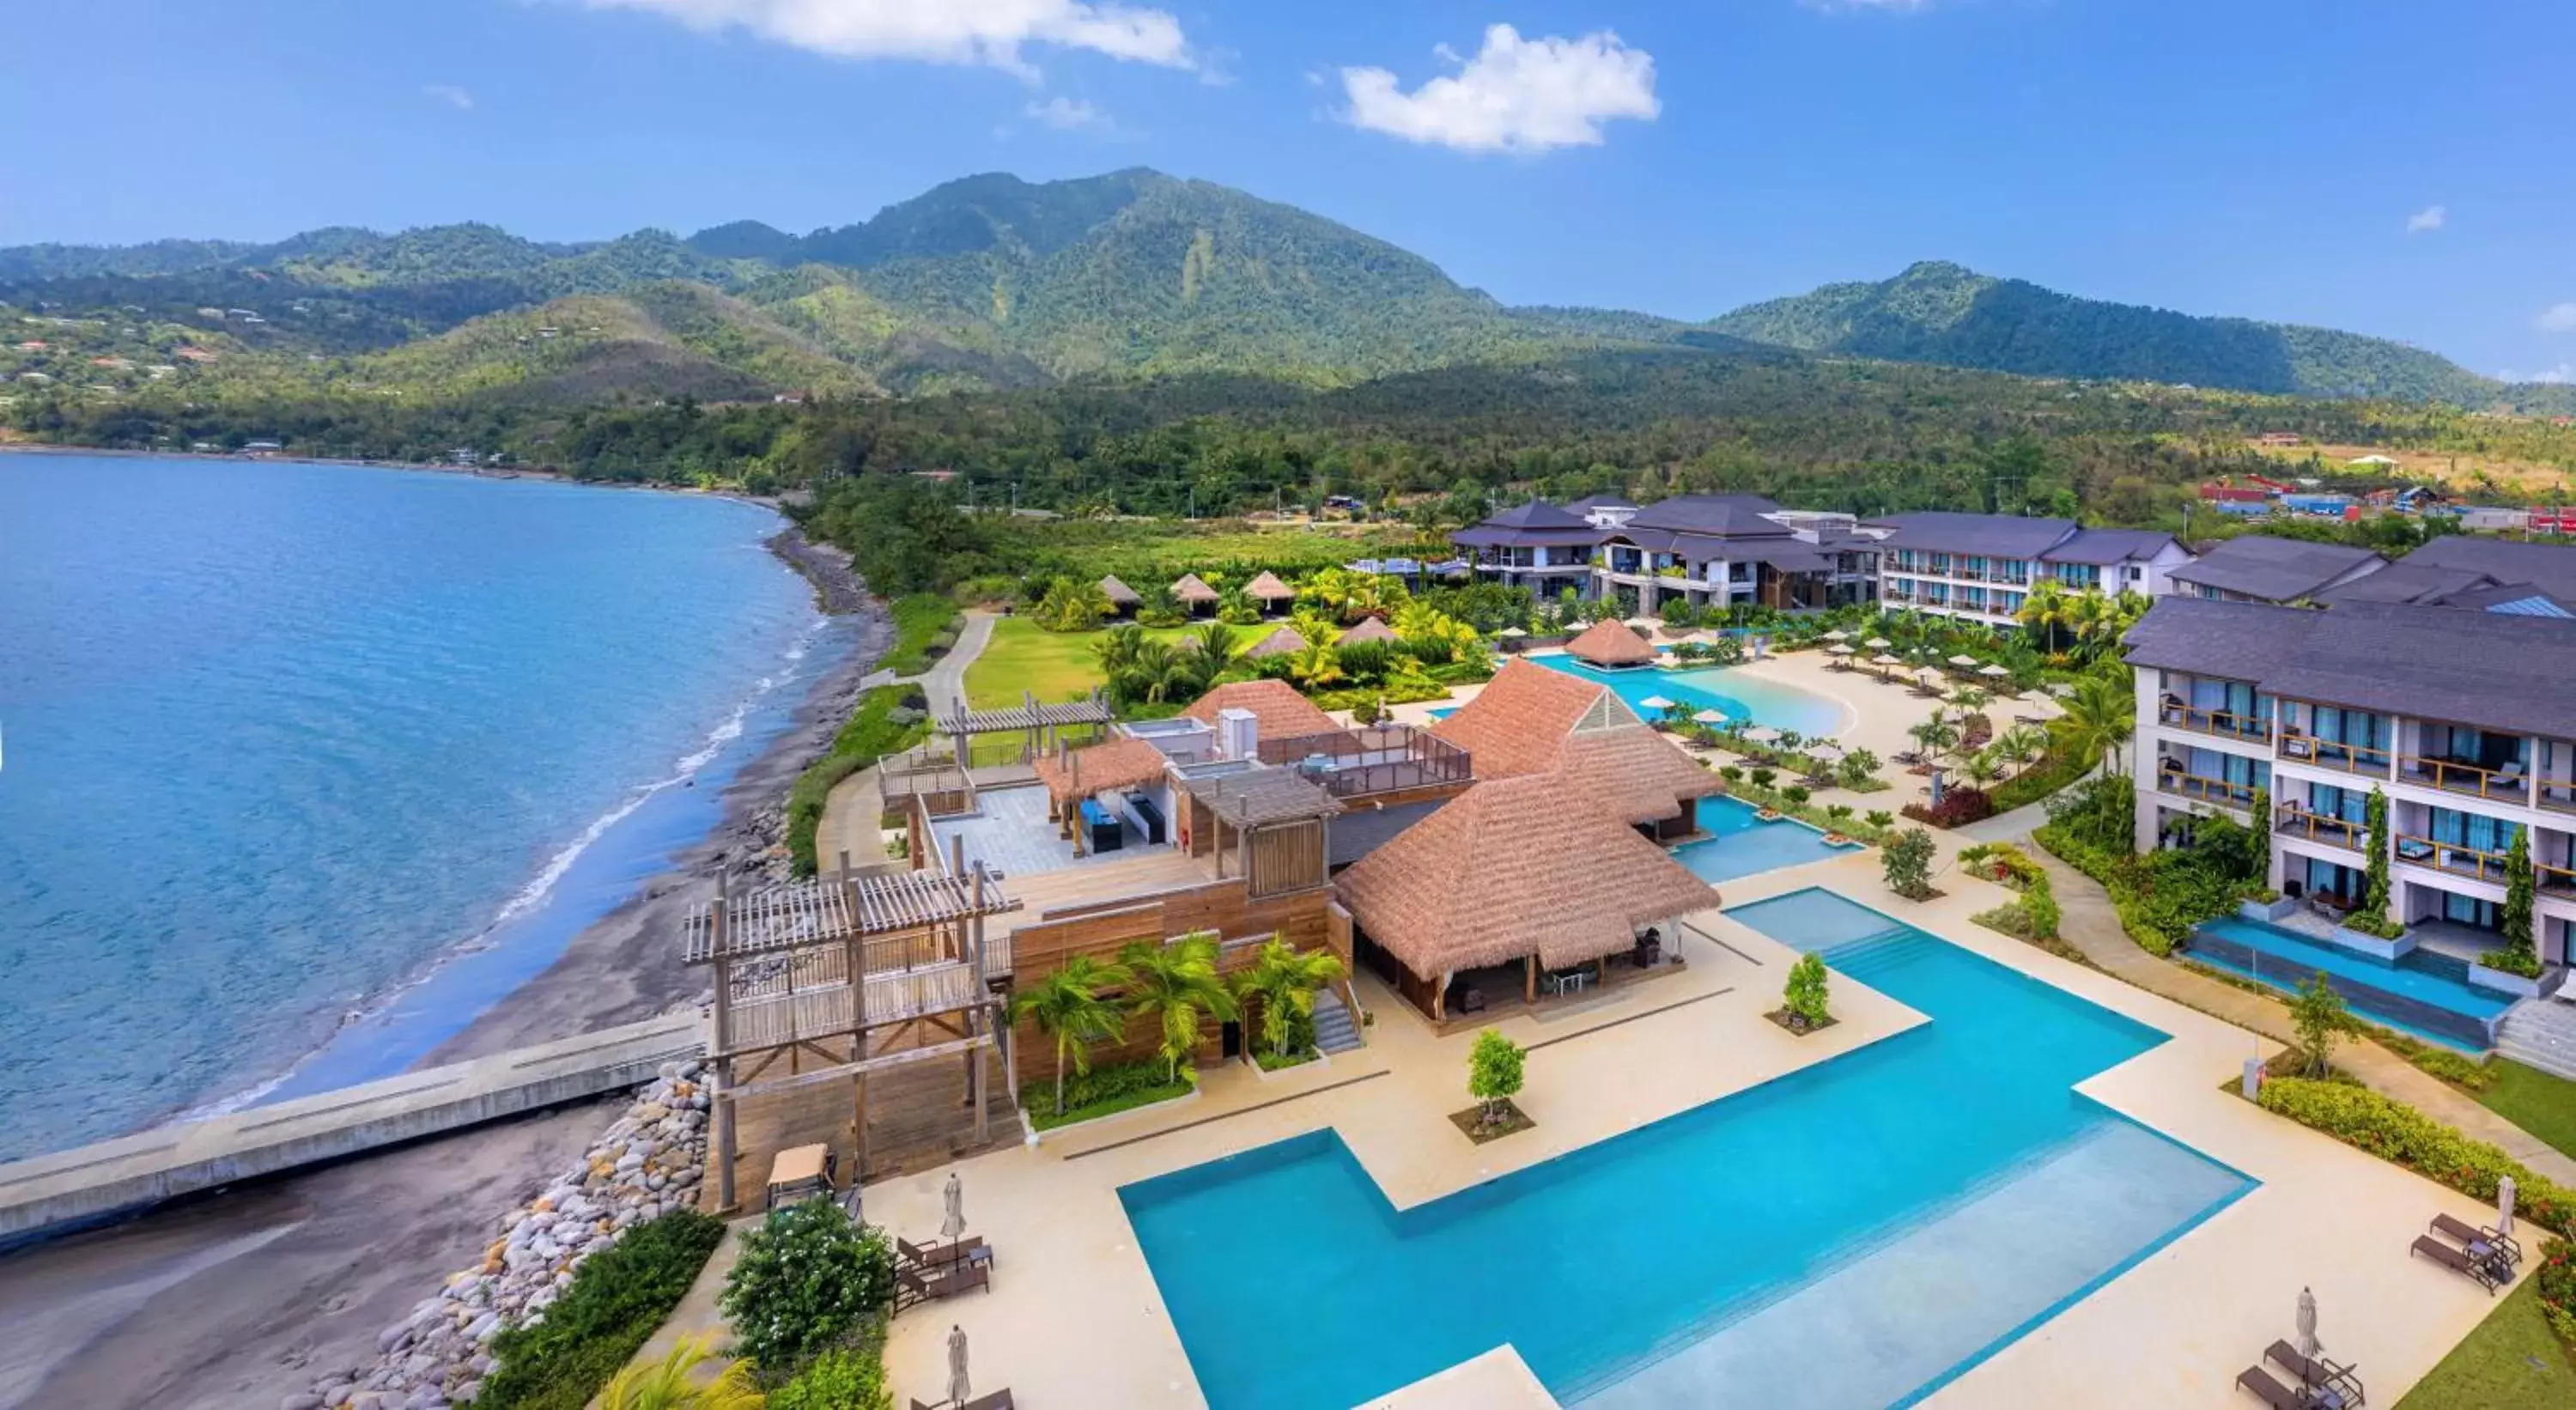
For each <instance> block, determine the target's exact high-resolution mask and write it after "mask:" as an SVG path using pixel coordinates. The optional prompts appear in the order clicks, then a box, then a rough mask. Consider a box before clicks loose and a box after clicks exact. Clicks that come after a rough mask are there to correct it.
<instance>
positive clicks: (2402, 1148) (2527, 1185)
mask: <svg viewBox="0 0 2576 1410" xmlns="http://www.w3.org/2000/svg"><path fill="white" fill-rule="evenodd" d="M2258 1100H2259V1101H2260V1102H2261V1103H2262V1106H2263V1109H2264V1110H2265V1111H2269V1112H2275V1113H2278V1114H2279V1115H2282V1116H2286V1117H2288V1118H2290V1119H2291V1120H2293V1121H2296V1122H2298V1123H2299V1124H2300V1125H2302V1126H2311V1127H2314V1128H2316V1129H2317V1130H2319V1131H2323V1132H2325V1133H2326V1134H2327V1135H2329V1136H2332V1137H2334V1138H2335V1139H2336V1140H2339V1141H2342V1142H2343V1143H2345V1144H2346V1145H2350V1146H2357V1147H2359V1148H2360V1149H2362V1150H2365V1151H2368V1152H2370V1153H2371V1154H2372V1155H2375V1156H2378V1157H2380V1158H2381V1159H2383V1160H2389V1161H2393V1162H2395V1163H2397V1164H2399V1165H2402V1166H2405V1167H2406V1168H2407V1169H2409V1170H2412V1171H2414V1172H2415V1173H2416V1174H2418V1175H2421V1176H2423V1177H2424V1178H2426V1179H2428V1180H2432V1181H2435V1182H2437V1183H2440V1184H2444V1185H2448V1186H2450V1187H2451V1188H2452V1189H2455V1190H2458V1191H2459V1192H2460V1193H2462V1194H2464V1195H2467V1196H2468V1197H2470V1198H2471V1199H2478V1200H2485V1201H2486V1202H2488V1203H2489V1204H2492V1203H2494V1202H2495V1197H2496V1182H2497V1181H2498V1180H2499V1179H2502V1178H2503V1177H2504V1176H2507V1175H2510V1176H2512V1177H2513V1182H2514V1188H2515V1198H2514V1212H2515V1214H2517V1215H2518V1216H2520V1217H2521V1218H2524V1219H2528V1220H2530V1221H2531V1222H2532V1223H2534V1224H2537V1225H2539V1226H2540V1227H2542V1228H2544V1229H2551V1230H2555V1231H2557V1232H2559V1233H2562V1234H2563V1233H2567V1232H2569V1231H2570V1230H2571V1228H2576V1191H2570V1190H2567V1189H2563V1188H2561V1187H2560V1186H2558V1185H2556V1184H2553V1183H2551V1182H2550V1181H2549V1180H2548V1179H2547V1178H2546V1177H2544V1176H2541V1175H2536V1174H2534V1173H2532V1171H2531V1170H2530V1169H2529V1168H2527V1167H2525V1166H2524V1165H2523V1164H2522V1163H2521V1162H2519V1161H2517V1160H2515V1159H2514V1158H2513V1157H2511V1156H2509V1155H2506V1154H2505V1153H2504V1152H2503V1151H2501V1150H2499V1149H2497V1148H2496V1147H2494V1146H2491V1145H2488V1144H2487V1143H2486V1142H2484V1141H2473V1140H2471V1139H2469V1138H2468V1137H2466V1136H2463V1135H2461V1134H2460V1133H2459V1132H2457V1131H2455V1130H2452V1129H2451V1128H2450V1127H2448V1126H2445V1125H2443V1124H2442V1123H2440V1122H2438V1121H2435V1120H2434V1119H2433V1118H2431V1117H2429V1116H2426V1115H2425V1114H2424V1113H2422V1112H2420V1111H2417V1110H2416V1109H2415V1108H2413V1107H2411V1106H2408V1105H2406V1104H2405V1103H2403V1102H2399V1101H2394V1100H2392V1099H2390V1098H2388V1097H2383V1096H2381V1095H2380V1094H2378V1093H2377V1092H2374V1091H2371V1090H2370V1089H2369V1088H2367V1087H2355V1086H2347V1085H2345V1084H2342V1083H2338V1082H2318V1081H2312V1080H2309V1079H2307V1078H2302V1077H2275V1078H2273V1079H2271V1080H2270V1081H2267V1082H2265V1083H2264V1084H2263V1090H2262V1095H2261V1096H2260V1097H2259V1098H2258Z"/></svg>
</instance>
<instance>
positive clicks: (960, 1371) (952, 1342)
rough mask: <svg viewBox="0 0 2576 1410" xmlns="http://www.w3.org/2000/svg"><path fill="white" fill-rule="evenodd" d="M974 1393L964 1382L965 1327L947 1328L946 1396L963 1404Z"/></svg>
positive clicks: (952, 1326) (954, 1326) (953, 1326)
mask: <svg viewBox="0 0 2576 1410" xmlns="http://www.w3.org/2000/svg"><path fill="white" fill-rule="evenodd" d="M974 1394H975V1392H974V1390H973V1388H972V1387H970V1386H968V1385H967V1384H966V1329H965V1328H964V1327H960V1326H956V1325H953V1324H952V1325H951V1326H950V1327H949V1328H948V1398H949V1399H950V1400H952V1401H955V1402H956V1403H957V1404H959V1405H963V1404H965V1403H966V1402H967V1400H968V1399H969V1398H970V1397H972V1396H973V1395H974Z"/></svg>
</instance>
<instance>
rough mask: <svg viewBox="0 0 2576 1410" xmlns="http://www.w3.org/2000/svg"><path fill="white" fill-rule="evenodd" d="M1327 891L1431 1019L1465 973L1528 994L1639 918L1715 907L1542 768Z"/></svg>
mask: <svg viewBox="0 0 2576 1410" xmlns="http://www.w3.org/2000/svg"><path fill="white" fill-rule="evenodd" d="M1334 894H1335V896H1336V897H1337V898H1338V899H1339V900H1340V901H1341V903H1342V905H1343V906H1344V907H1346V908H1347V909H1348V910H1349V911H1350V913H1351V917H1352V919H1353V920H1355V921H1356V922H1357V923H1358V925H1359V929H1360V933H1361V935H1362V936H1363V937H1364V938H1365V939H1366V940H1367V942H1368V943H1369V944H1370V945H1371V946H1373V947H1374V948H1375V949H1377V950H1380V951H1383V952H1384V953H1385V954H1386V956H1387V957H1388V958H1391V959H1392V960H1394V961H1395V962H1396V964H1397V965H1399V966H1400V967H1401V968H1402V969H1403V971H1404V976H1403V977H1402V978H1401V979H1399V980H1398V986H1397V987H1398V988H1400V989H1401V990H1402V991H1403V992H1404V995H1405V997H1406V998H1407V999H1408V1000H1410V1001H1412V1002H1413V1003H1414V1004H1416V1005H1418V1006H1419V1007H1421V1008H1422V1009H1423V1011H1424V1012H1426V1013H1428V1014H1430V1015H1431V1017H1432V1018H1434V1019H1442V1018H1445V1017H1447V1001H1448V991H1449V988H1450V984H1451V981H1452V980H1453V979H1455V978H1456V977H1457V976H1458V975H1460V974H1461V973H1463V972H1465V971H1468V970H1480V969H1491V968H1494V967H1497V966H1504V965H1512V966H1518V967H1519V968H1520V970H1521V975H1520V976H1519V978H1520V980H1521V987H1522V989H1523V993H1524V996H1525V997H1527V998H1531V999H1535V997H1536V995H1537V990H1538V974H1539V971H1540V970H1541V969H1542V968H1544V969H1550V970H1561V969H1571V968H1574V967H1577V966H1580V965H1586V964H1595V963H1598V962H1600V961H1602V960H1606V959H1607V958H1609V957H1610V956H1612V955H1615V954H1619V953H1621V952H1623V951H1627V950H1629V949H1631V948H1633V947H1634V946H1635V944H1636V943H1637V932H1638V931H1639V929H1640V928H1642V927H1644V926H1648V925H1652V924H1655V923H1657V922H1661V921H1669V920H1672V919H1673V918H1675V917H1677V916H1683V915H1688V914H1690V913H1691V912H1693V911H1700V910H1707V909H1709V908H1711V907H1713V906H1716V905H1717V904H1718V895H1717V890H1716V888H1714V887H1712V886H1710V885H1709V884H1708V883H1707V882H1705V881H1702V880H1700V879H1699V878H1698V877H1696V876H1693V875H1692V874H1691V873H1690V871H1689V870H1688V869H1686V868H1685V867H1683V866H1682V865H1681V864H1680V863H1678V862H1676V861H1674V860H1673V859H1672V858H1671V856H1669V855H1668V854H1666V853H1665V851H1664V849H1663V848H1661V847H1658V846H1656V845H1655V844H1654V843H1652V842H1649V841H1647V840H1646V839H1645V838H1644V837H1641V836H1639V835H1638V833H1637V832H1636V830H1635V829H1633V828H1631V827H1628V826H1627V825H1625V824H1624V823H1622V822H1620V821H1619V820H1618V819H1617V818H1614V817H1612V816H1610V815H1609V814H1607V813H1604V812H1602V811H1600V810H1599V809H1597V808H1593V807H1590V806H1587V805H1586V804H1585V803H1584V802H1583V800H1581V799H1580V798H1576V797H1569V796H1568V794H1567V792H1566V790H1565V789H1564V788H1562V787H1561V786H1559V783H1558V781H1557V780H1556V779H1554V778H1549V777H1545V776H1540V775H1527V776H1523V777H1519V778H1507V779H1490V780H1487V781H1485V782H1482V783H1479V784H1477V785H1476V786H1475V787H1473V788H1470V789H1468V790H1467V791H1466V792H1465V793H1462V794H1460V795H1459V796H1458V797H1456V798H1454V799H1451V800H1450V801H1449V802H1448V803H1447V804H1445V805H1443V806H1442V807H1441V808H1440V809H1439V811H1437V812H1434V813H1433V814H1431V815H1430V816H1429V817H1427V818H1424V819H1423V820H1422V821H1420V822H1418V823H1415V824H1414V825H1413V826H1411V827H1409V828H1407V829H1405V830H1404V831H1403V832H1400V833H1398V834H1396V836H1395V837H1394V838H1393V839H1392V840H1391V841H1388V842H1386V843H1384V844H1383V845H1381V846H1380V847H1378V849H1377V850H1376V851H1374V852H1371V853H1370V854H1369V855H1368V856H1366V857H1364V858H1362V859H1361V860H1360V861H1359V862H1358V863H1356V864H1355V865H1353V866H1352V867H1351V868H1350V869H1349V870H1348V871H1345V872H1343V873H1342V874H1341V876H1340V877H1339V878H1338V879H1337V880H1336V881H1335V882H1334Z"/></svg>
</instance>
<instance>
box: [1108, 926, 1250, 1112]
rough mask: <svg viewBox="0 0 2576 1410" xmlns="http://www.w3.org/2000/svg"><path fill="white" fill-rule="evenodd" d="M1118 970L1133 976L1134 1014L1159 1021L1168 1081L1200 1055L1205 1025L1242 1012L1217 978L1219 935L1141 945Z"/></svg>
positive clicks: (1130, 999) (1122, 957) (1130, 1003)
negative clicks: (1207, 1020) (1201, 1025)
mask: <svg viewBox="0 0 2576 1410" xmlns="http://www.w3.org/2000/svg"><path fill="white" fill-rule="evenodd" d="M1118 965H1119V968H1121V969H1123V970H1125V971H1126V973H1127V984H1126V991H1127V992H1126V1000H1127V1010H1128V1012H1129V1013H1131V1014H1133V1015H1135V1016H1136V1017H1138V1018H1150V1019H1152V1020H1154V1023H1155V1026H1156V1027H1157V1028H1158V1029H1159V1030H1160V1031H1161V1033H1162V1042H1161V1044H1160V1046H1159V1047H1157V1048H1156V1050H1155V1051H1156V1052H1157V1054H1158V1055H1159V1056H1161V1058H1162V1059H1163V1068H1164V1077H1165V1080H1167V1081H1171V1082H1178V1081H1179V1080H1180V1077H1181V1067H1182V1065H1183V1064H1184V1063H1187V1062H1188V1061H1189V1060H1190V1058H1191V1055H1192V1054H1194V1053H1196V1052H1197V1051H1198V1045H1199V1020H1200V1019H1201V1018H1202V1017H1206V1018H1214V1019H1216V1020H1218V1021H1220V1022H1231V1021H1232V1020H1233V1018H1234V1017H1235V1015H1236V1013H1238V1012H1239V1011H1240V1010H1239V1008H1238V1006H1237V1005H1236V1004H1235V1001H1234V994H1233V993H1232V991H1230V990H1228V989H1227V988H1226V986H1225V981H1224V980H1222V979H1219V978H1218V977H1217V938H1216V936H1215V935H1214V934H1213V933H1212V932H1207V931H1201V932H1199V933H1196V934H1192V935H1184V936H1182V937H1181V938H1180V939H1178V940H1175V941H1173V942H1171V943H1170V944H1168V945H1157V944H1154V943H1153V942H1151V941H1146V940H1139V941H1137V942H1135V943H1134V944H1131V945H1129V946H1127V947H1126V948H1125V949H1123V950H1121V951H1119V952H1118Z"/></svg>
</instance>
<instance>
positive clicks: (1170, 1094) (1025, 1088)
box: [1020, 1058, 1196, 1131]
mask: <svg viewBox="0 0 2576 1410" xmlns="http://www.w3.org/2000/svg"><path fill="white" fill-rule="evenodd" d="M1195 1085H1196V1083H1195V1081H1194V1074H1193V1073H1191V1072H1188V1071H1183V1072H1182V1073H1181V1074H1180V1075H1179V1076H1177V1077H1175V1076H1173V1075H1172V1073H1171V1071H1170V1069H1168V1068H1167V1067H1165V1066H1164V1064H1163V1060H1162V1059H1161V1058H1143V1059H1139V1060H1138V1061H1135V1062H1113V1063H1102V1064H1100V1065H1099V1066H1097V1067H1094V1068H1092V1069H1091V1070H1090V1071H1089V1072H1085V1073H1082V1074H1079V1075H1078V1076H1075V1077H1071V1078H1068V1079H1066V1081H1065V1084H1064V1114H1063V1115H1062V1116H1057V1115H1055V1114H1054V1112H1053V1111H1052V1109H1051V1108H1050V1107H1049V1106H1048V1101H1049V1099H1050V1098H1051V1096H1052V1094H1053V1092H1054V1087H1053V1084H1052V1083H1051V1082H1050V1081H1049V1080H1048V1079H1046V1078H1043V1077H1039V1078H1032V1079H1031V1080H1029V1081H1027V1082H1023V1083H1021V1084H1020V1109H1021V1110H1022V1111H1024V1112H1026V1113H1028V1117H1029V1124H1030V1125H1032V1126H1035V1127H1036V1128H1037V1129H1039V1130H1041V1131H1049V1130H1053V1129H1054V1128H1056V1127H1058V1126H1065V1125H1070V1124H1072V1123H1074V1122H1076V1121H1090V1120H1093V1119H1095V1118H1098V1117H1103V1116H1111V1115H1115V1114H1116V1113H1118V1112H1122V1111H1133V1110H1134V1109H1136V1108H1137V1107H1140V1106H1151V1105H1153V1104H1154V1103H1156V1102H1161V1101H1170V1100H1171V1099H1172V1098H1174V1097H1179V1096H1185V1095H1187V1094H1188V1093H1189V1091H1190V1089H1191V1088H1192V1087H1193V1086H1195Z"/></svg>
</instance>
